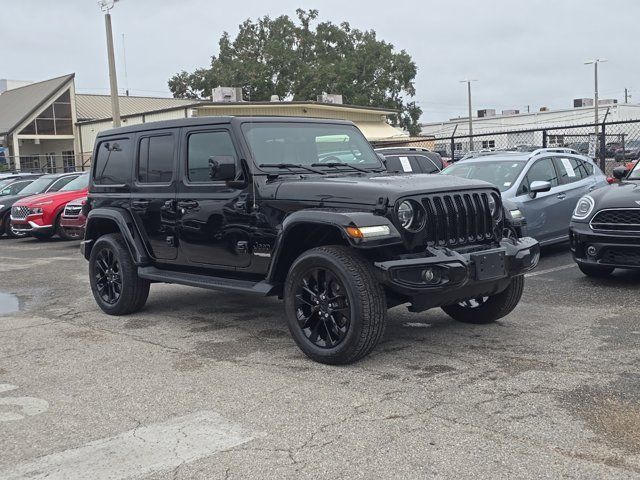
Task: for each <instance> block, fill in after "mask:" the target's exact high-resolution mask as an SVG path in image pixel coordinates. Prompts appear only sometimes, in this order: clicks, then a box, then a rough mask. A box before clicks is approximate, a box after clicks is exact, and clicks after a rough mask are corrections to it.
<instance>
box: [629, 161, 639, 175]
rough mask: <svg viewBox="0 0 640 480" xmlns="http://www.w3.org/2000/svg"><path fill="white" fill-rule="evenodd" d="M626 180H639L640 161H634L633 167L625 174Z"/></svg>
mask: <svg viewBox="0 0 640 480" xmlns="http://www.w3.org/2000/svg"><path fill="white" fill-rule="evenodd" d="M627 179H628V180H640V161H638V162H636V165H635V167H633V170H631V172H630V173H629V175H628V176H627Z"/></svg>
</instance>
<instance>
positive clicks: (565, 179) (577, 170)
mask: <svg viewBox="0 0 640 480" xmlns="http://www.w3.org/2000/svg"><path fill="white" fill-rule="evenodd" d="M581 163H582V162H581V161H580V160H577V159H575V158H564V157H559V158H556V167H557V169H558V172H559V175H560V181H561V183H565V184H566V183H573V182H577V181H578V180H582V178H583V175H584V169H583V168H582V166H581Z"/></svg>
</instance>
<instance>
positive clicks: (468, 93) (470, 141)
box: [460, 79, 477, 152]
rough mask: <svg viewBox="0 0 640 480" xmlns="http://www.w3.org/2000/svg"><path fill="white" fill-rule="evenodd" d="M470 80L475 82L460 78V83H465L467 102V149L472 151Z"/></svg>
mask: <svg viewBox="0 0 640 480" xmlns="http://www.w3.org/2000/svg"><path fill="white" fill-rule="evenodd" d="M471 82H477V80H470V79H465V80H460V83H466V84H467V102H468V104H469V151H470V152H472V151H473V116H472V114H471Z"/></svg>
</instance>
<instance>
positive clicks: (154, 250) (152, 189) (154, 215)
mask: <svg viewBox="0 0 640 480" xmlns="http://www.w3.org/2000/svg"><path fill="white" fill-rule="evenodd" d="M136 143H137V147H136V154H135V155H136V156H135V158H136V164H135V172H134V179H135V181H134V183H133V188H132V189H131V211H132V213H133V218H134V221H135V222H136V224H137V225H138V229H139V230H140V231H141V232H143V236H144V237H145V240H146V243H147V246H148V248H149V251H150V252H151V256H152V257H153V258H155V259H156V260H159V261H162V260H174V259H175V258H176V256H177V254H178V249H177V238H176V191H177V175H176V172H177V161H176V158H177V153H178V135H177V133H176V132H175V131H172V130H157V131H154V132H150V133H149V134H142V135H140V136H139V137H138V139H137V142H136Z"/></svg>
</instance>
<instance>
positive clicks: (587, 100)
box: [573, 98, 593, 108]
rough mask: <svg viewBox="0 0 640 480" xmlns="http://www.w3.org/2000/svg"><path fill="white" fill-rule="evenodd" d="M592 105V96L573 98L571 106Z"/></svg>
mask: <svg viewBox="0 0 640 480" xmlns="http://www.w3.org/2000/svg"><path fill="white" fill-rule="evenodd" d="M580 107H593V98H574V99H573V108H580Z"/></svg>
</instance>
